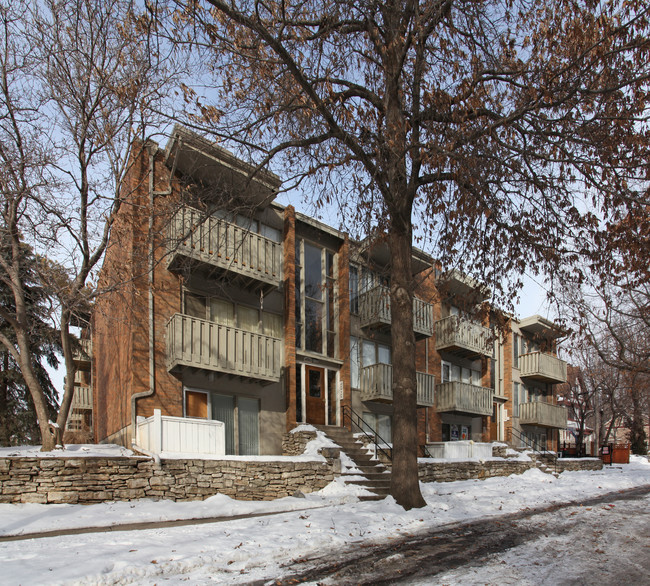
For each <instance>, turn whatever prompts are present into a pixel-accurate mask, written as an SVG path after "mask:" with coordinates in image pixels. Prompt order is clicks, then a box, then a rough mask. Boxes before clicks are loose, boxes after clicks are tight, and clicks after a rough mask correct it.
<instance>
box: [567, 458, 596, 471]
mask: <svg viewBox="0 0 650 586" xmlns="http://www.w3.org/2000/svg"><path fill="white" fill-rule="evenodd" d="M602 469H603V461H602V460H601V459H600V458H558V460H557V471H558V472H576V471H578V470H602Z"/></svg>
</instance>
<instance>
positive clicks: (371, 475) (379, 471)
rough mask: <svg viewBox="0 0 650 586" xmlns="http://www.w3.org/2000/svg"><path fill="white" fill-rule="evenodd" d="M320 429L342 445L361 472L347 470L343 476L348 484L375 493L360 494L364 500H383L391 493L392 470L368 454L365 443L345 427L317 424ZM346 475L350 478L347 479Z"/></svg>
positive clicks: (360, 498) (342, 448)
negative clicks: (356, 478)
mask: <svg viewBox="0 0 650 586" xmlns="http://www.w3.org/2000/svg"><path fill="white" fill-rule="evenodd" d="M314 427H316V428H318V429H319V430H320V431H322V432H324V433H325V435H327V437H329V438H330V439H331V440H332V441H333V442H335V443H336V444H338V445H339V446H340V447H341V451H343V452H345V453H346V454H347V456H348V457H349V458H350V459H351V460H352V461H353V462H354V465H355V466H356V468H358V469H359V470H360V471H361V472H346V473H343V474H342V475H341V476H342V478H343V480H344V481H345V483H346V484H355V485H358V486H362V487H363V488H366V489H367V490H368V491H370V492H372V493H373V495H367V496H360V497H359V500H362V501H371V500H372V501H377V500H382V499H384V497H386V496H387V495H388V494H390V470H389V469H388V468H386V466H384V465H383V464H382V463H381V462H379V461H378V460H373V459H371V457H370V456H369V455H368V454H367V450H366V449H365V448H364V447H363V444H362V443H361V442H360V441H358V440H357V439H355V437H354V436H353V435H352V432H350V431H349V430H348V429H346V428H345V427H336V426H334V425H315V426H314ZM346 476H347V477H349V478H350V479H349V480H348V479H346ZM359 476H363V478H364V480H354V479H353V478H354V477H359Z"/></svg>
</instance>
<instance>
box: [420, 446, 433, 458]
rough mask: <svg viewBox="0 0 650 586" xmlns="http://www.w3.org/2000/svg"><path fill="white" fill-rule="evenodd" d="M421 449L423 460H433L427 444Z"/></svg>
mask: <svg viewBox="0 0 650 586" xmlns="http://www.w3.org/2000/svg"><path fill="white" fill-rule="evenodd" d="M420 448H421V450H422V458H433V456H432V455H431V452H430V451H429V448H427V445H426V444H423V445H421V446H420Z"/></svg>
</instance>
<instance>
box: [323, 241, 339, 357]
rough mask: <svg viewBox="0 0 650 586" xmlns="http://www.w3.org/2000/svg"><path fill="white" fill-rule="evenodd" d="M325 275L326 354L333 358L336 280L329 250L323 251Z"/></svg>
mask: <svg viewBox="0 0 650 586" xmlns="http://www.w3.org/2000/svg"><path fill="white" fill-rule="evenodd" d="M325 275H326V276H325V295H326V300H325V301H326V314H327V317H326V320H325V327H326V328H327V341H326V344H327V355H328V356H329V357H330V358H334V356H335V354H336V306H335V299H336V281H335V280H334V255H333V254H332V253H331V252H330V251H329V250H326V251H325Z"/></svg>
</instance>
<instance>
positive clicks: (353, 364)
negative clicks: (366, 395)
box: [350, 336, 361, 389]
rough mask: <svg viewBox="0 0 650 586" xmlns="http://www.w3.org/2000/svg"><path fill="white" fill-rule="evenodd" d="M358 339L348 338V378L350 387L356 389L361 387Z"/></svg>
mask: <svg viewBox="0 0 650 586" xmlns="http://www.w3.org/2000/svg"><path fill="white" fill-rule="evenodd" d="M359 366H360V361H359V339H358V338H355V337H354V336H350V378H351V384H352V387H353V388H355V389H358V388H359V387H360V386H361V373H360V371H359Z"/></svg>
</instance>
